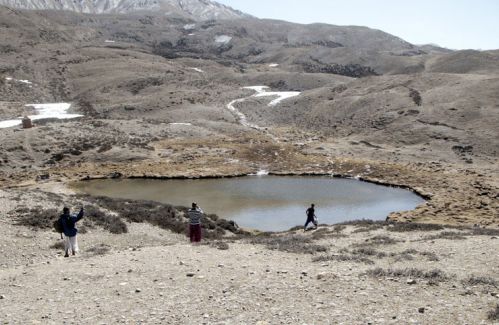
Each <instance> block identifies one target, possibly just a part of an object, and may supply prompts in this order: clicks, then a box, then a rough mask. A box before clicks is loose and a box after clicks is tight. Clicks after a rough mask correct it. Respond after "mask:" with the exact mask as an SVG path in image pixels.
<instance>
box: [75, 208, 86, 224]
mask: <svg viewBox="0 0 499 325" xmlns="http://www.w3.org/2000/svg"><path fill="white" fill-rule="evenodd" d="M84 214H85V211H84V210H83V208H81V209H80V212H79V213H78V215H77V216H76V221H79V220H80V219H81V218H83V215H84Z"/></svg>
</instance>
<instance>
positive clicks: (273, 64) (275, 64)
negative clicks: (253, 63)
mask: <svg viewBox="0 0 499 325" xmlns="http://www.w3.org/2000/svg"><path fill="white" fill-rule="evenodd" d="M278 66H279V64H277V63H271V64H269V67H271V68H275V67H278Z"/></svg>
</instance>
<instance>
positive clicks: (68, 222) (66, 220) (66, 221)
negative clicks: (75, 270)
mask: <svg viewBox="0 0 499 325" xmlns="http://www.w3.org/2000/svg"><path fill="white" fill-rule="evenodd" d="M62 212H63V213H62V215H61V216H60V217H59V222H60V223H61V226H62V229H63V233H64V236H65V240H64V250H65V253H66V254H64V257H69V251H71V253H72V254H73V255H75V254H76V253H77V252H78V240H77V239H76V234H77V233H78V229H76V227H75V226H76V223H77V222H78V221H80V220H81V218H83V214H84V211H83V208H81V209H80V212H79V213H78V215H71V214H70V213H69V208H67V207H64V209H63V210H62Z"/></svg>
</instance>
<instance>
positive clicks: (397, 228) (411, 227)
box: [387, 222, 444, 232]
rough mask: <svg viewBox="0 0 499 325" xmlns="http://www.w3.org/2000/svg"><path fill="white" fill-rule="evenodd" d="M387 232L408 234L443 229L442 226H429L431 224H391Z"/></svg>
mask: <svg viewBox="0 0 499 325" xmlns="http://www.w3.org/2000/svg"><path fill="white" fill-rule="evenodd" d="M387 229H388V231H394V232H408V231H437V230H442V229H444V227H443V226H442V225H437V224H431V223H412V222H403V223H393V224H391V225H390V226H389V227H388V228H387Z"/></svg>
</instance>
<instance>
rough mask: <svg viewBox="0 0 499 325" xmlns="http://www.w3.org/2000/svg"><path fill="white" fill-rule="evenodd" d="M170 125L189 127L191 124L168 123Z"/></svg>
mask: <svg viewBox="0 0 499 325" xmlns="http://www.w3.org/2000/svg"><path fill="white" fill-rule="evenodd" d="M169 124H170V125H184V126H191V125H192V123H182V122H178V123H169Z"/></svg>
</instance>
